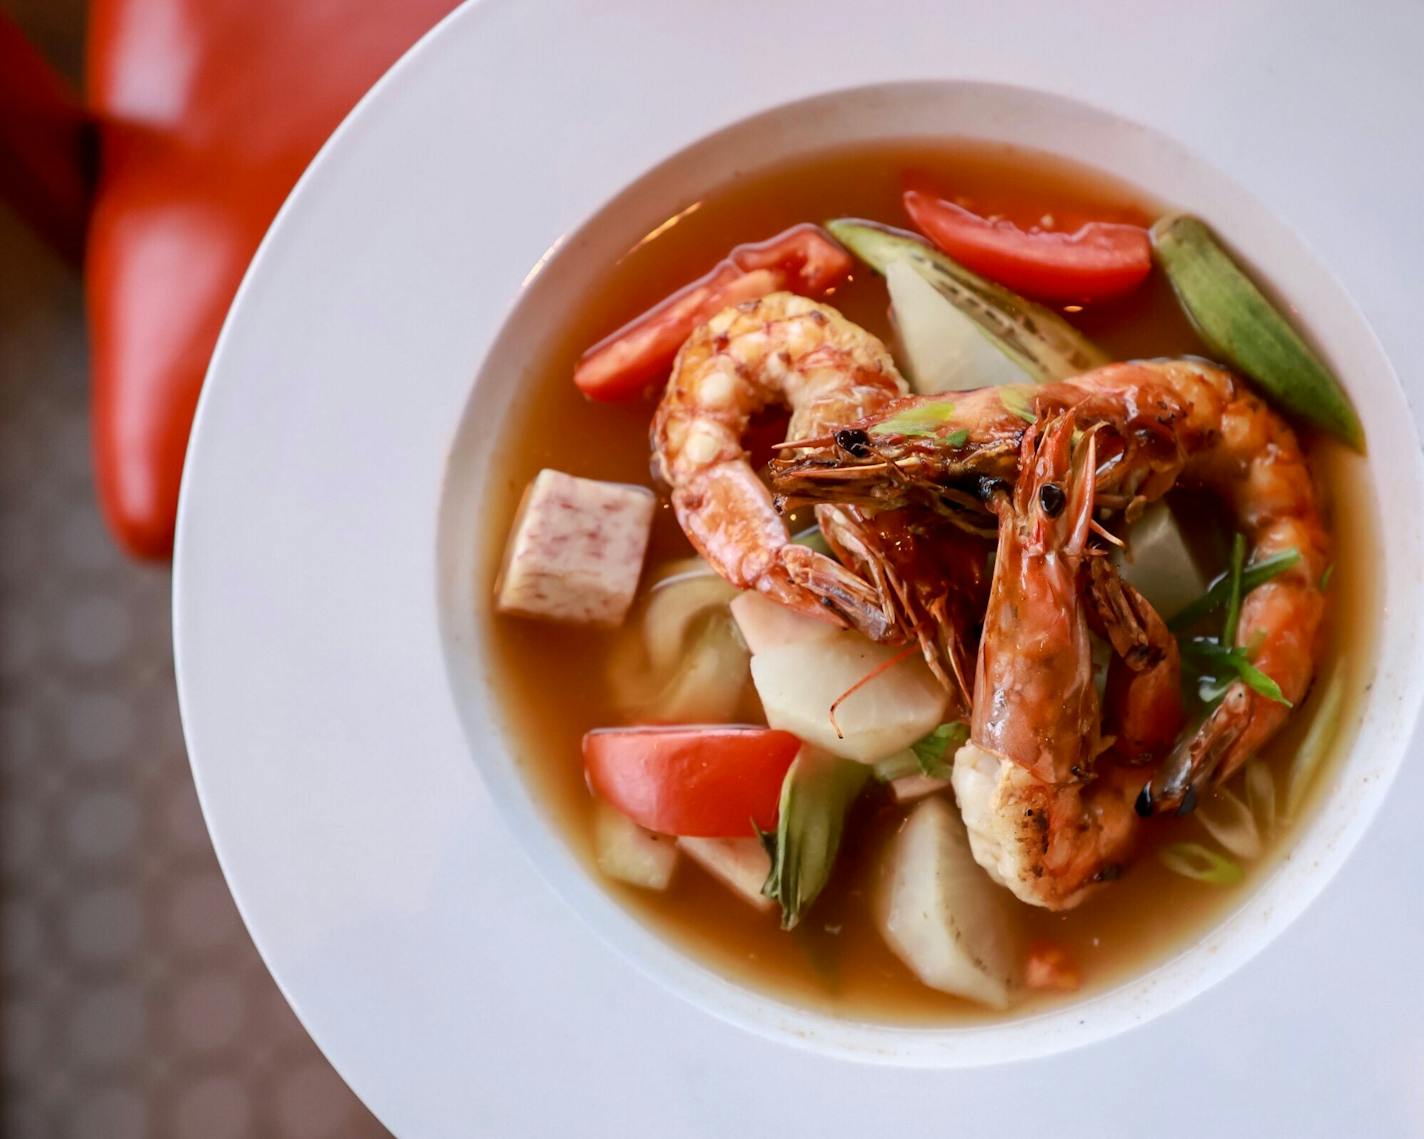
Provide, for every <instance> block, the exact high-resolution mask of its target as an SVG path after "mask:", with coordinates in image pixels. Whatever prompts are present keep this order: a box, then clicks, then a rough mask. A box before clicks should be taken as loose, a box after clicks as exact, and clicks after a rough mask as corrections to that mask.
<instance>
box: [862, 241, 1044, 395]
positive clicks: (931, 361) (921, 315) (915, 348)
mask: <svg viewBox="0 0 1424 1139" xmlns="http://www.w3.org/2000/svg"><path fill="white" fill-rule="evenodd" d="M885 284H886V285H887V286H888V287H889V290H890V306H891V311H892V312H893V314H894V317H895V328H896V331H898V332H899V334H900V343H901V345H902V347H903V349H904V353H903V355H904V357H905V359H904V361H903V362H904V364H905V370H906V372H908V373H909V378H910V386H911V387H913V388H914V390H915V391H916V392H918V393H920V394H921V395H931V394H934V393H936V392H950V391H965V390H967V389H969V388H987V387H991V386H993V385H995V384H1021V383H1027V382H1029V381H1030V380H1031V379H1032V378H1033V377H1031V376H1030V375H1029V374H1028V373H1027V372H1025V371H1024V370H1023V369H1022V368H1021V367H1019V365H1018V364H1016V363H1015V362H1014V361H1013V360H1012V359H1011V358H1010V357H1008V356H1006V355H1005V354H1004V353H1003V351H1002V350H1001V349H1000V348H999V347H998V346H997V345H996V344H995V343H994V342H993V341H992V340H990V339H989V337H988V335H987V334H985V332H984V331H983V330H982V329H981V328H980V327H979V326H978V325H977V324H975V323H974V321H973V320H971V319H970V318H969V317H967V316H965V315H964V313H962V312H960V311H959V309H957V308H955V307H954V305H952V304H950V302H949V301H947V300H946V299H945V298H944V297H942V296H941V295H940V294H939V291H938V290H936V289H935V287H934V286H933V285H931V284H930V283H929V282H928V281H926V280H925V279H924V277H922V276H921V275H920V274H919V272H918V271H917V270H916V269H915V267H914V265H913V264H912V263H911V262H910V261H908V260H901V261H892V262H891V263H890V264H889V265H887V266H886V267H885Z"/></svg>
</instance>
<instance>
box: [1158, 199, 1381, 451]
mask: <svg viewBox="0 0 1424 1139" xmlns="http://www.w3.org/2000/svg"><path fill="white" fill-rule="evenodd" d="M1152 251H1153V253H1154V254H1155V255H1156V258H1157V261H1158V263H1159V264H1160V265H1161V266H1162V268H1163V269H1164V270H1165V271H1166V274H1167V280H1168V281H1170V282H1171V285H1172V291H1173V292H1175V293H1176V294H1177V300H1178V301H1180V302H1181V305H1182V308H1183V309H1185V310H1186V313H1187V316H1189V317H1190V318H1191V321H1192V324H1193V325H1195V326H1196V330H1197V332H1198V333H1200V334H1201V338H1202V340H1204V341H1205V342H1206V344H1207V346H1208V347H1209V348H1210V349H1211V351H1212V352H1213V353H1214V354H1215V355H1216V356H1217V357H1218V358H1220V359H1221V360H1223V361H1224V362H1226V363H1227V364H1230V365H1232V366H1234V367H1236V368H1238V369H1240V370H1241V371H1242V372H1245V373H1246V375H1248V376H1250V377H1251V378H1252V379H1253V380H1255V381H1256V383H1257V384H1258V385H1259V386H1260V387H1261V389H1262V390H1263V391H1264V392H1265V393H1266V395H1267V396H1268V397H1270V398H1271V399H1272V400H1273V401H1274V402H1275V403H1276V404H1277V405H1278V406H1280V407H1283V408H1285V409H1286V410H1287V411H1293V412H1295V413H1296V414H1297V415H1299V416H1301V417H1303V418H1305V419H1308V420H1309V421H1310V422H1311V423H1314V424H1315V425H1316V426H1318V427H1323V428H1324V429H1325V430H1326V431H1329V432H1330V433H1331V434H1333V435H1335V436H1336V437H1337V438H1340V439H1343V440H1344V441H1345V442H1346V443H1348V444H1350V446H1352V447H1354V448H1355V450H1357V451H1363V450H1364V444H1365V435H1364V430H1363V429H1362V428H1361V427H1360V420H1359V417H1358V416H1357V415H1356V414H1355V409H1354V407H1353V406H1351V404H1350V397H1349V396H1347V395H1346V394H1345V391H1344V389H1343V388H1341V386H1340V383H1339V381H1338V380H1336V378H1335V376H1334V375H1333V374H1332V373H1331V371H1330V369H1329V368H1328V367H1326V365H1325V363H1324V361H1322V360H1321V359H1320V357H1319V356H1317V355H1316V354H1315V352H1314V351H1312V350H1311V348H1310V346H1309V345H1308V344H1306V342H1305V341H1304V340H1303V339H1302V338H1301V336H1300V334H1299V333H1298V332H1296V330H1295V329H1294V328H1293V327H1292V326H1291V323H1290V321H1288V320H1287V319H1286V317H1285V315H1284V314H1283V313H1282V312H1281V310H1280V309H1278V308H1277V307H1276V306H1275V305H1273V304H1272V303H1271V302H1270V301H1269V300H1268V299H1267V298H1266V296H1265V294H1264V293H1262V292H1261V290H1260V289H1259V288H1258V287H1257V286H1256V284H1255V282H1253V281H1252V280H1251V278H1250V277H1248V276H1247V275H1246V273H1245V272H1244V271H1243V270H1242V269H1241V266H1239V265H1238V264H1237V263H1236V262H1235V260H1233V259H1232V257H1231V255H1230V254H1229V253H1227V252H1226V250H1225V249H1223V248H1222V247H1221V245H1220V244H1219V243H1218V242H1217V240H1216V238H1215V237H1214V236H1213V235H1212V232H1211V230H1210V229H1208V228H1207V226H1206V224H1205V223H1204V222H1202V221H1201V220H1200V219H1198V218H1194V217H1187V216H1177V217H1165V218H1162V219H1161V220H1160V221H1159V222H1158V223H1157V224H1156V225H1154V226H1153V227H1152Z"/></svg>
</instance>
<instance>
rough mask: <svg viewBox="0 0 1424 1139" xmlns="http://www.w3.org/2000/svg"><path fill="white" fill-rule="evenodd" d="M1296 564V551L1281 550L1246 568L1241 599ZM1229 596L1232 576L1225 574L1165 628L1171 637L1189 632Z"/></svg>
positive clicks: (1243, 575)
mask: <svg viewBox="0 0 1424 1139" xmlns="http://www.w3.org/2000/svg"><path fill="white" fill-rule="evenodd" d="M1299 561H1300V551H1299V550H1282V551H1281V552H1280V553H1278V554H1272V555H1271V556H1270V557H1267V558H1262V559H1261V560H1260V561H1259V562H1255V563H1253V564H1252V565H1249V566H1247V567H1246V568H1245V570H1243V571H1242V574H1241V596H1242V597H1245V596H1246V594H1248V593H1250V592H1251V591H1252V590H1253V589H1255V588H1256V587H1257V586H1258V585H1265V584H1266V582H1268V581H1270V580H1271V579H1272V578H1274V577H1279V576H1280V575H1281V574H1283V573H1285V572H1286V570H1288V569H1290V568H1291V567H1292V566H1293V565H1295V564H1296V563H1297V562H1299ZM1230 593H1231V574H1230V572H1227V573H1224V574H1222V575H1221V576H1220V577H1218V578H1216V580H1215V581H1213V582H1212V583H1211V586H1210V587H1209V588H1208V589H1207V591H1206V592H1205V593H1204V594H1202V595H1201V597H1199V598H1197V600H1195V601H1193V602H1192V603H1191V604H1190V605H1188V606H1187V607H1186V608H1185V609H1183V610H1182V611H1181V612H1180V613H1178V614H1177V615H1176V616H1175V617H1173V618H1172V619H1171V620H1170V621H1168V622H1167V628H1169V629H1171V630H1172V631H1173V632H1174V633H1179V632H1181V631H1182V630H1183V629H1189V628H1191V626H1192V625H1194V624H1196V623H1197V622H1198V621H1200V620H1201V619H1202V618H1203V617H1205V616H1207V615H1208V614H1210V613H1213V612H1215V611H1216V610H1217V609H1218V608H1220V607H1221V606H1222V605H1224V604H1225V603H1226V600H1227V598H1228V597H1229V596H1230Z"/></svg>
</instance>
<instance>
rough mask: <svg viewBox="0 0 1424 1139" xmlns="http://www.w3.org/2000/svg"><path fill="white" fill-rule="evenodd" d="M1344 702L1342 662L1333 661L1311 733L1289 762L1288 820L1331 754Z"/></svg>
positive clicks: (1312, 721)
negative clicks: (1331, 670)
mask: <svg viewBox="0 0 1424 1139" xmlns="http://www.w3.org/2000/svg"><path fill="white" fill-rule="evenodd" d="M1344 702H1345V662H1344V661H1336V663H1335V670H1334V671H1333V672H1332V673H1331V674H1330V679H1329V681H1327V682H1326V684H1325V689H1324V691H1322V692H1321V694H1320V704H1319V705H1318V706H1317V708H1316V710H1315V718H1314V719H1313V720H1311V721H1310V730H1309V731H1308V732H1306V733H1305V739H1303V740H1301V742H1300V747H1299V748H1298V749H1296V753H1295V759H1293V760H1292V761H1291V766H1290V771H1289V772H1288V773H1287V774H1286V805H1285V814H1286V817H1287V818H1294V816H1295V813H1296V811H1297V810H1299V809H1300V805H1301V804H1302V803H1303V802H1305V796H1306V793H1307V792H1308V791H1309V790H1310V787H1311V784H1312V783H1314V782H1315V777H1316V775H1317V774H1319V772H1320V767H1321V765H1322V764H1323V763H1324V762H1325V757H1326V756H1327V755H1328V754H1329V753H1330V745H1331V744H1333V743H1334V742H1335V737H1336V735H1337V734H1338V733H1339V729H1340V712H1341V709H1342V707H1343V705H1344Z"/></svg>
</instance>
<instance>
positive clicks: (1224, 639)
mask: <svg viewBox="0 0 1424 1139" xmlns="http://www.w3.org/2000/svg"><path fill="white" fill-rule="evenodd" d="M1245 564H1246V535H1244V534H1237V535H1236V536H1235V537H1234V538H1232V539H1231V569H1230V570H1229V571H1227V572H1228V574H1229V576H1230V582H1229V583H1228V588H1227V592H1226V623H1225V624H1224V625H1222V628H1221V643H1222V644H1223V645H1226V646H1227V647H1231V646H1233V645H1235V644H1236V627H1237V625H1239V624H1240V623H1241V570H1242V567H1243V566H1244V565H1245Z"/></svg>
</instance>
